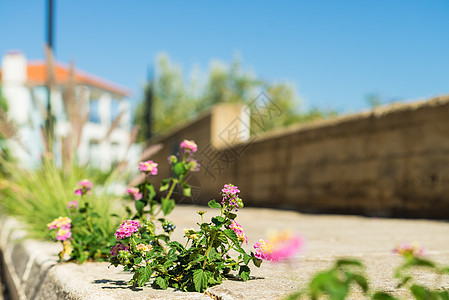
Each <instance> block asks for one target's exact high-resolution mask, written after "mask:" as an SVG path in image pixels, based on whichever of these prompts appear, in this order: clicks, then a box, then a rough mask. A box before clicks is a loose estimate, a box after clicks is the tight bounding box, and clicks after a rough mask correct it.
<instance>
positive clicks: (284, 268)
mask: <svg viewBox="0 0 449 300" xmlns="http://www.w3.org/2000/svg"><path fill="white" fill-rule="evenodd" d="M201 208H202V207H201ZM199 209H200V207H196V206H193V205H192V206H184V207H183V206H179V207H177V209H176V210H174V211H173V213H172V214H171V215H170V217H171V219H172V220H174V221H175V223H176V224H177V226H178V229H179V230H176V231H175V232H174V234H173V238H174V239H177V240H180V239H181V238H182V229H183V228H190V227H195V224H196V222H197V220H196V219H195V218H192V216H194V215H195V212H196V211H198V210H199ZM208 211H209V212H208V213H207V214H206V215H207V216H206V215H205V218H206V217H207V218H209V217H210V216H211V215H214V212H213V211H212V210H211V209H208ZM238 221H239V223H240V224H242V226H243V228H244V229H245V233H246V234H247V236H248V238H249V239H250V242H249V244H248V245H244V247H245V248H246V249H247V250H251V248H252V246H251V245H252V244H253V243H254V242H255V241H257V240H258V239H259V238H265V237H266V236H267V229H287V228H289V229H291V230H292V231H293V232H300V233H301V234H302V235H303V236H304V237H305V238H306V241H307V244H306V251H305V252H304V253H302V254H301V255H300V256H298V257H295V259H294V261H293V262H290V263H288V264H287V263H286V264H272V263H267V262H264V263H263V264H262V266H261V268H251V275H252V279H250V280H249V281H248V282H241V281H236V280H226V281H225V282H224V283H223V284H221V285H218V286H214V287H212V288H209V289H208V290H207V291H206V293H205V294H201V293H184V292H180V291H175V290H174V289H168V290H165V291H164V290H155V289H152V288H151V287H147V286H145V287H143V288H137V289H131V288H130V287H129V286H128V285H127V282H128V281H129V280H130V279H131V275H130V273H128V272H123V271H122V269H121V268H114V267H110V265H109V263H106V262H104V263H85V264H82V265H78V264H74V263H57V259H58V256H57V253H58V252H59V251H60V247H61V245H60V244H59V243H51V242H42V241H35V240H30V239H25V232H24V231H23V230H20V223H19V222H17V221H16V220H15V219H13V218H10V217H7V218H5V217H3V216H2V217H1V218H0V252H1V254H2V257H3V262H4V263H3V269H4V270H3V271H4V278H3V280H4V281H6V282H7V285H8V288H9V294H10V298H11V299H12V300H16V299H18V300H22V299H38V300H39V299H45V300H47V299H49V300H52V299H195V300H196V299H198V300H200V299H219V300H248V299H267V300H271V299H282V298H283V297H285V296H286V295H288V294H289V293H291V292H294V291H296V290H297V289H298V288H300V287H304V286H305V285H306V284H307V282H308V281H309V280H310V278H311V276H313V274H315V273H316V272H317V271H320V270H323V269H326V268H328V267H330V266H331V265H332V263H333V261H334V260H335V258H337V257H343V256H344V257H348V256H349V257H355V258H358V259H360V260H362V261H363V262H364V263H365V265H366V266H367V270H366V271H367V276H368V277H369V278H370V282H371V283H372V284H371V288H372V289H373V290H382V291H390V292H392V291H394V292H395V293H396V295H399V296H402V297H404V298H405V299H407V297H408V296H409V295H407V294H406V293H405V291H404V290H395V285H396V282H395V280H394V278H393V276H392V275H393V272H394V269H395V267H396V266H398V265H399V263H400V262H401V259H400V258H399V257H398V256H394V255H392V254H391V248H392V247H394V245H395V244H396V243H398V242H407V241H408V242H413V241H417V242H418V243H420V244H421V245H424V246H426V248H427V250H428V255H429V256H430V257H431V258H432V259H436V260H437V261H439V262H441V263H444V264H445V265H448V264H449V250H448V248H447V245H448V244H449V235H448V234H447V233H448V232H449V223H448V222H436V221H429V220H400V219H377V218H364V217H355V216H330V215H304V214H300V213H296V212H292V211H280V210H272V209H255V208H245V209H242V210H241V212H240V211H239V217H238ZM418 275H419V278H418V279H420V280H422V281H424V282H426V283H432V282H434V281H435V279H434V278H433V277H428V276H427V275H426V274H425V273H423V274H418ZM436 284H437V287H439V288H444V289H449V276H445V277H444V278H442V280H441V281H439V282H436ZM0 299H1V298H0ZM351 299H364V297H363V296H362V295H361V294H359V293H357V292H354V293H353V294H352V295H351Z"/></svg>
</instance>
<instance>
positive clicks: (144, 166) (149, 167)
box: [137, 160, 158, 176]
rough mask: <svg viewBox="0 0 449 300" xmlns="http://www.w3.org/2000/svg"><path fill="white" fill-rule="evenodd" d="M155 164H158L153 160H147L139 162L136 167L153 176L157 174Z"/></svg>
mask: <svg viewBox="0 0 449 300" xmlns="http://www.w3.org/2000/svg"><path fill="white" fill-rule="evenodd" d="M157 166H158V164H157V163H155V162H154V161H152V160H147V161H144V162H141V163H139V166H138V167H137V168H138V169H139V170H140V171H142V172H144V173H146V174H149V175H153V176H155V175H157Z"/></svg>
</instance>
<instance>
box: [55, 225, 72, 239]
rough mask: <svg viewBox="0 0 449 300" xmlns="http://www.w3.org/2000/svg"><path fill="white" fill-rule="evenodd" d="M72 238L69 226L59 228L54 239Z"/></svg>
mask: <svg viewBox="0 0 449 300" xmlns="http://www.w3.org/2000/svg"><path fill="white" fill-rule="evenodd" d="M71 238H72V231H71V230H70V228H64V227H63V228H60V229H58V231H57V232H56V239H57V240H58V241H66V240H69V239H71Z"/></svg>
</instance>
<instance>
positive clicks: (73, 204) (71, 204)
mask: <svg viewBox="0 0 449 300" xmlns="http://www.w3.org/2000/svg"><path fill="white" fill-rule="evenodd" d="M78 206H79V205H78V201H76V200H73V201H70V202H69V203H67V208H68V209H69V210H77V209H78Z"/></svg>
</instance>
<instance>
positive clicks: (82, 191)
mask: <svg viewBox="0 0 449 300" xmlns="http://www.w3.org/2000/svg"><path fill="white" fill-rule="evenodd" d="M91 189H92V182H90V181H89V180H87V179H83V180H81V181H80V182H78V183H77V189H76V190H75V195H77V196H84V195H86V194H88V193H89V192H90V190H91Z"/></svg>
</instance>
